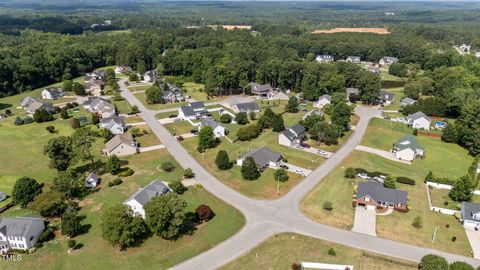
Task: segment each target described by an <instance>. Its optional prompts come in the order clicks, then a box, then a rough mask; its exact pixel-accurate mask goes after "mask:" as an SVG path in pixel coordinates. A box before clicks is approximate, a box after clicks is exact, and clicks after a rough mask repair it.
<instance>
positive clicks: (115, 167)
mask: <svg viewBox="0 0 480 270" xmlns="http://www.w3.org/2000/svg"><path fill="white" fill-rule="evenodd" d="M121 167H122V162H121V161H120V159H119V158H118V157H117V156H116V155H111V156H110V157H109V158H108V160H107V163H106V165H105V170H106V171H107V172H109V173H110V174H112V175H116V174H117V173H119V172H120V168H121Z"/></svg>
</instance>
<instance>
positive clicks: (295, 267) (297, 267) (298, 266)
mask: <svg viewBox="0 0 480 270" xmlns="http://www.w3.org/2000/svg"><path fill="white" fill-rule="evenodd" d="M290 268H291V269H292V270H302V265H301V264H299V263H297V262H293V263H292V266H291V267H290Z"/></svg>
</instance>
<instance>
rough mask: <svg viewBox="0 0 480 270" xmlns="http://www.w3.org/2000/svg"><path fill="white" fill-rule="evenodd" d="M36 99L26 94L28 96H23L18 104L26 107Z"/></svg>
mask: <svg viewBox="0 0 480 270" xmlns="http://www.w3.org/2000/svg"><path fill="white" fill-rule="evenodd" d="M35 101H37V100H36V99H34V98H32V97H30V96H28V97H24V98H23V99H22V101H21V102H20V106H22V108H24V109H27V108H28V106H30V104H32V103H33V102H35Z"/></svg>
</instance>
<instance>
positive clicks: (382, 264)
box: [221, 233, 417, 270]
mask: <svg viewBox="0 0 480 270" xmlns="http://www.w3.org/2000/svg"><path fill="white" fill-rule="evenodd" d="M330 248H333V249H334V251H335V253H336V256H330V255H328V250H329V249H330ZM380 258H383V260H382V259H380ZM387 260H391V261H392V262H388V261H387ZM302 261H303V262H317V263H332V264H344V265H353V267H354V269H355V270H414V269H417V265H416V264H415V263H412V262H407V261H400V260H397V259H391V258H388V257H385V256H380V255H376V254H367V253H364V252H363V251H361V250H359V249H354V248H349V247H346V246H342V245H338V244H334V243H330V242H327V241H322V240H318V239H315V238H311V237H307V236H303V235H299V234H293V233H283V234H279V235H277V237H272V238H269V239H267V240H266V241H265V242H263V243H261V244H260V245H259V246H257V247H255V248H254V249H253V250H251V251H249V252H248V253H247V254H245V255H243V256H242V257H240V258H239V259H236V260H235V261H233V262H231V263H229V264H227V265H226V266H224V267H222V268H221V269H224V270H229V269H231V270H237V269H241V270H243V269H245V270H247V269H290V267H291V265H292V263H294V262H296V263H300V262H302Z"/></svg>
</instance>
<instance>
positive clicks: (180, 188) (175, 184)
mask: <svg viewBox="0 0 480 270" xmlns="http://www.w3.org/2000/svg"><path fill="white" fill-rule="evenodd" d="M168 186H169V187H170V188H171V189H172V190H173V192H175V193H177V194H183V193H184V192H185V191H187V188H186V187H185V186H184V185H183V183H182V181H180V180H174V181H172V182H170V183H168Z"/></svg>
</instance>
